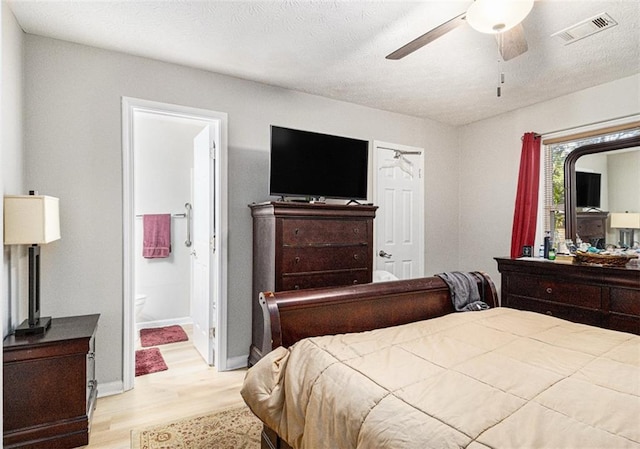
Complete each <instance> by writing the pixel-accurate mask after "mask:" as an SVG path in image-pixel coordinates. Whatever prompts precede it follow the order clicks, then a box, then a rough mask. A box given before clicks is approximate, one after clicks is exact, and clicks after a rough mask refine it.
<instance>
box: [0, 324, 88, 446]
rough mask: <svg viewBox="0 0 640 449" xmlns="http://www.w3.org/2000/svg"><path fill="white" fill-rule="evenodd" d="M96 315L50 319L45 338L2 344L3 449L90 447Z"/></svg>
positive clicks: (12, 338) (34, 336)
mask: <svg viewBox="0 0 640 449" xmlns="http://www.w3.org/2000/svg"><path fill="white" fill-rule="evenodd" d="M99 317H100V315H84V316H74V317H66V318H54V319H53V320H52V322H51V328H50V329H49V331H48V332H47V333H46V334H44V335H31V336H28V337H20V338H16V337H15V336H14V335H9V336H8V337H7V338H5V340H4V343H3V369H4V372H3V398H4V399H3V400H4V405H3V426H4V428H3V443H4V448H5V449H8V448H19V447H24V448H27V447H28V448H33V449H41V448H42V449H44V448H56V449H58V448H72V447H78V446H85V445H87V444H89V429H90V423H91V415H92V413H93V410H94V408H95V402H96V398H97V394H98V388H97V387H98V384H97V382H96V380H95V366H94V365H95V333H96V328H97V326H98V319H99Z"/></svg>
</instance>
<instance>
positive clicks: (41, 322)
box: [15, 316, 51, 337]
mask: <svg viewBox="0 0 640 449" xmlns="http://www.w3.org/2000/svg"><path fill="white" fill-rule="evenodd" d="M50 327H51V317H50V316H44V317H40V318H39V319H38V321H37V322H36V324H34V325H33V326H30V325H29V320H28V319H27V320H24V321H23V322H22V324H21V325H20V326H18V327H16V330H15V335H16V337H22V336H25V335H35V334H44V333H45V332H47V330H48V329H49V328H50Z"/></svg>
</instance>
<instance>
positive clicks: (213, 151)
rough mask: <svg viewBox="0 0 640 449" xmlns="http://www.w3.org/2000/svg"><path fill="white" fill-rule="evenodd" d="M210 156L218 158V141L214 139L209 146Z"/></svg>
mask: <svg viewBox="0 0 640 449" xmlns="http://www.w3.org/2000/svg"><path fill="white" fill-rule="evenodd" d="M209 157H210V158H211V159H213V160H215V159H216V142H215V141H212V142H211V146H209Z"/></svg>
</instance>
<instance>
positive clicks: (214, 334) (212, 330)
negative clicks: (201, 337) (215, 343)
mask: <svg viewBox="0 0 640 449" xmlns="http://www.w3.org/2000/svg"><path fill="white" fill-rule="evenodd" d="M209 337H210V338H216V328H215V327H212V328H211V329H209Z"/></svg>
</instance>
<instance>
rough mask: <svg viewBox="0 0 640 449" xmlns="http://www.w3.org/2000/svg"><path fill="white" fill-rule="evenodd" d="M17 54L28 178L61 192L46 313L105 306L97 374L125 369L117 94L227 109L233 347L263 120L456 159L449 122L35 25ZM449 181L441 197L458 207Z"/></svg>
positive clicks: (259, 182) (242, 314) (242, 322)
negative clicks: (127, 51) (92, 43)
mask: <svg viewBox="0 0 640 449" xmlns="http://www.w3.org/2000/svg"><path fill="white" fill-rule="evenodd" d="M25 61H26V64H25V71H26V82H25V112H26V117H27V119H26V134H25V136H26V141H25V144H26V145H25V147H26V156H27V158H26V164H27V166H28V167H29V172H28V176H27V181H28V183H29V185H37V186H38V188H39V189H40V190H41V191H42V192H46V193H47V194H49V195H53V196H57V197H59V198H60V202H61V217H60V219H61V227H62V235H63V237H62V240H60V241H58V242H56V243H57V245H56V247H55V248H48V247H47V248H46V250H47V251H46V253H44V254H43V279H42V282H43V290H42V303H43V306H42V307H43V313H44V314H52V315H53V316H63V315H70V314H85V313H100V314H101V320H100V326H99V331H98V336H97V353H98V354H99V356H98V357H97V374H98V380H99V381H100V382H103V383H104V382H114V381H119V380H121V379H122V364H121V358H122V302H123V277H122V173H121V172H122V149H121V122H120V121H121V106H120V105H121V103H120V102H121V97H122V96H127V97H136V98H142V99H147V100H154V101H159V102H166V103H173V104H180V105H186V106H191V107H197V108H204V109H211V110H215V111H220V112H226V113H228V115H229V140H228V142H229V173H230V176H229V179H230V183H229V192H228V193H229V245H228V248H229V284H228V286H229V298H228V303H229V305H228V323H229V340H228V341H229V344H228V354H229V357H230V358H232V357H237V356H241V355H244V354H247V352H248V347H249V343H250V334H251V331H250V320H251V318H250V317H251V312H250V307H251V306H250V301H251V282H250V279H251V251H252V246H251V219H250V213H249V208H248V207H247V205H248V204H249V203H251V202H254V201H256V202H257V201H264V200H268V199H269V197H268V156H269V125H270V124H278V125H283V126H291V127H295V128H302V129H311V130H315V131H319V132H327V133H333V134H340V135H346V136H350V137H355V138H362V139H367V140H374V139H378V140H384V141H387V142H397V143H401V144H404V145H412V146H419V147H427V146H428V147H430V148H431V152H432V153H437V154H439V153H441V152H452V153H454V156H450V155H446V156H437V157H436V156H434V159H435V162H434V166H433V168H431V169H430V170H429V171H430V173H431V176H432V179H431V180H430V183H431V184H432V185H438V184H440V183H439V181H438V180H439V179H442V180H443V182H445V183H446V181H445V179H446V178H447V176H445V175H444V174H443V173H440V172H437V171H436V169H438V170H439V169H444V168H445V167H446V166H449V165H451V164H450V160H451V157H453V158H457V156H455V152H456V146H455V144H454V142H452V140H455V135H454V134H453V132H452V130H451V129H450V128H449V127H446V126H442V125H437V124H434V123H429V124H427V125H428V126H426V127H425V122H424V121H423V120H421V119H417V118H412V117H407V116H402V115H398V114H392V113H387V112H383V111H378V110H374V109H370V108H364V107H360V106H356V105H352V104H348V103H343V102H338V101H334V100H328V99H324V98H321V97H317V96H312V95H307V94H302V93H297V92H293V91H288V90H284V89H280V88H275V87H270V86H265V85H262V84H258V83H253V82H248V81H244V80H239V79H234V78H230V77H226V76H221V75H217V74H213V73H209V72H204V71H201V70H195V69H191V68H186V67H181V66H177V65H172V64H166V63H162V62H158V61H153V60H149V59H143V58H139V57H134V56H128V55H124V54H120V53H116V52H110V51H104V50H99V49H96V48H91V47H87V46H81V45H76V44H70V43H67V42H62V41H57V40H53V39H48V38H42V37H38V36H32V35H27V36H26V59H25ZM427 130H428V131H429V135H427ZM429 142H433V145H428V143H429ZM454 183H455V181H454ZM453 190H454V191H453V192H452V193H451V192H445V194H446V195H447V196H448V197H449V201H448V204H446V207H447V209H449V208H450V209H453V210H457V196H456V195H455V189H453ZM435 201H436V202H438V201H439V200H437V199H436V200H435ZM439 207H440V208H444V207H445V205H444V204H439ZM48 246H53V245H48ZM49 249H50V250H49ZM449 257H450V260H451V261H455V260H456V255H455V254H450V256H449ZM451 264H452V265H453V262H452V263H451Z"/></svg>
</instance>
